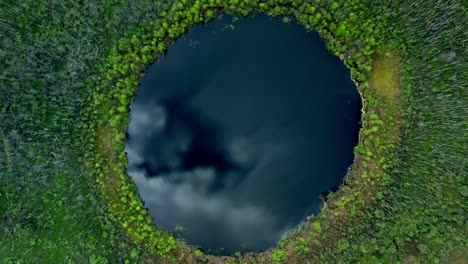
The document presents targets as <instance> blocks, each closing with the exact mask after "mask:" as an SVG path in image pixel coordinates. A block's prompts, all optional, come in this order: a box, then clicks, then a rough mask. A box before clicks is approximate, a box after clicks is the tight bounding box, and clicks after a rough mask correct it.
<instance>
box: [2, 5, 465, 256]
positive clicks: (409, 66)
mask: <svg viewBox="0 0 468 264" xmlns="http://www.w3.org/2000/svg"><path fill="white" fill-rule="evenodd" d="M172 2H173V1H160V0H158V1H156V0H155V1H152V0H135V1H125V0H107V1H96V0H90V1H84V2H83V1H61V2H56V1H37V0H23V1H17V0H5V1H2V2H1V3H0V69H2V70H1V72H0V183H1V184H0V263H125V262H127V263H138V262H140V263H154V262H155V261H156V260H157V261H158V263H159V262H163V263H164V262H167V263H197V262H204V261H209V262H210V263H223V262H230V263H240V262H242V263H257V262H263V263H271V262H272V261H275V262H283V263H439V262H440V263H467V262H468V256H467V253H466V252H468V250H467V242H468V241H467V232H468V228H467V224H466V223H467V221H466V220H467V219H466V215H467V214H466V205H467V204H468V201H467V196H468V187H467V185H466V176H467V175H468V166H467V164H466V161H465V156H466V153H468V149H467V148H468V144H467V143H468V139H467V137H466V134H467V125H468V124H467V118H466V105H467V103H468V95H467V89H466V81H467V78H468V77H467V75H466V74H465V73H466V71H467V66H466V65H467V64H466V58H467V56H466V48H465V44H466V40H465V31H466V28H465V27H464V24H465V23H464V21H465V20H466V12H465V7H464V3H463V2H462V1H461V0H445V1H427V0H416V1H403V0H397V1H391V2H388V1H382V2H379V1H370V0H369V1H367V0H359V1H358V0H356V1H348V0H337V1H336V2H331V1H325V0H323V1H320V0H317V1H314V4H315V5H316V6H317V10H315V7H314V8H312V7H309V8H308V10H306V11H307V12H310V13H314V14H316V15H314V16H311V18H310V23H312V24H314V23H316V21H315V20H317V21H318V20H320V17H322V18H324V17H325V18H326V19H330V18H329V17H332V16H331V15H330V12H336V13H337V15H336V17H342V16H341V14H346V17H347V18H350V20H349V21H355V22H353V23H367V22H365V19H364V18H365V17H372V18H375V21H376V22H375V23H377V24H378V23H383V22H382V21H386V22H385V23H388V24H387V28H386V30H385V32H381V33H382V34H384V33H385V34H387V33H388V34H389V37H386V41H387V42H386V43H384V44H385V45H383V47H381V50H380V52H378V53H374V54H373V55H372V58H373V64H372V70H371V71H370V73H369V75H368V76H366V78H365V79H364V78H362V77H361V76H359V75H358V74H359V73H358V74H356V73H355V76H359V79H361V80H358V82H361V83H360V87H362V89H360V92H361V94H362V95H363V98H364V100H365V101H366V102H365V106H364V109H363V111H364V112H363V121H364V122H365V124H364V128H363V130H362V131H361V134H360V147H358V148H356V153H357V154H358V155H357V158H356V161H355V164H354V165H353V167H352V168H351V170H350V173H349V175H348V176H347V177H346V180H345V182H346V184H345V185H344V186H343V187H342V188H341V190H340V191H339V192H338V193H333V194H331V195H329V197H327V203H326V209H325V210H324V212H323V214H321V215H319V216H318V217H317V219H311V220H310V221H309V222H306V223H304V224H303V225H301V226H300V227H299V228H298V229H297V230H296V231H295V232H293V233H292V234H290V235H289V237H288V238H287V239H285V240H283V241H281V242H280V243H279V245H278V247H276V248H274V249H271V250H268V251H266V252H264V253H262V254H246V255H243V256H240V255H236V256H233V257H231V258H218V257H213V256H204V255H203V253H202V252H201V251H199V250H196V249H194V248H192V247H189V246H187V245H185V244H184V243H183V242H181V241H179V240H177V241H173V240H172V238H171V236H170V235H169V234H166V233H165V232H163V231H161V230H159V229H157V232H160V233H158V235H156V238H158V239H159V240H158V241H156V242H155V243H156V244H151V243H150V245H155V248H153V249H148V248H147V247H146V246H147V245H148V244H147V243H146V242H145V241H147V239H148V238H146V237H144V236H142V237H140V236H141V233H138V232H135V233H133V235H132V233H131V232H133V230H134V228H136V227H133V226H132V224H133V223H134V222H133V221H131V222H129V223H119V222H118V221H116V220H118V219H119V218H115V217H111V216H112V214H111V213H110V212H111V211H112V210H113V209H112V203H109V200H108V198H109V197H112V196H111V194H112V193H114V192H113V191H114V190H115V189H120V188H122V187H123V188H130V189H131V188H132V187H131V186H130V187H129V186H127V185H122V184H121V183H120V182H115V185H111V184H108V183H109V182H108V181H106V182H105V183H106V184H103V183H102V181H101V184H100V185H99V184H96V181H100V179H101V176H100V175H96V171H100V172H101V173H102V172H105V173H106V175H103V177H104V176H105V177H107V176H108V175H114V174H113V173H114V172H115V177H110V176H109V178H108V179H116V180H119V179H120V178H121V176H122V175H121V174H119V173H117V172H116V171H117V169H123V168H120V167H119V166H121V165H120V164H119V163H115V164H114V163H109V164H114V165H112V166H110V167H111V168H112V171H101V170H99V168H98V167H99V166H101V165H102V163H104V161H103V160H97V161H96V156H95V155H94V153H96V150H97V152H98V153H100V155H101V157H102V158H105V159H108V158H110V159H111V161H112V159H114V158H115V161H117V160H118V159H122V157H121V156H120V155H117V156H112V155H114V154H113V153H115V151H116V148H117V151H119V149H121V146H115V145H113V144H112V142H114V141H115V138H116V137H117V138H118V139H119V140H123V138H121V135H120V134H115V133H114V131H111V130H107V128H106V127H105V126H101V127H99V126H98V127H97V128H96V130H93V129H94V127H92V126H93V124H91V123H90V120H89V118H90V115H91V116H93V114H95V116H94V118H96V116H100V115H101V114H102V113H100V112H96V113H94V112H91V113H90V112H89V111H88V109H90V106H91V105H93V104H94V102H91V101H90V100H89V98H92V96H93V92H94V91H95V88H96V87H97V84H98V83H99V81H100V80H99V78H100V77H101V76H102V73H101V72H99V71H98V67H97V66H96V65H102V64H103V63H104V62H103V60H104V59H103V58H107V57H108V56H109V52H110V50H111V47H115V46H118V45H120V44H122V43H121V42H119V40H120V39H121V38H122V37H124V36H125V35H126V34H127V33H128V32H130V33H132V32H138V30H141V29H142V28H147V27H148V24H149V23H148V21H154V20H155V19H156V18H157V17H158V15H157V14H161V13H162V11H164V10H169V13H170V12H171V11H170V10H171V9H174V10H176V9H177V7H174V6H172V5H171V3H172ZM192 2H194V1H192V0H187V1H185V0H181V1H179V3H192ZM209 2H210V1H207V3H209ZM211 2H213V3H214V4H216V3H218V2H223V3H224V2H226V3H228V2H229V3H228V4H227V5H228V6H230V7H233V6H237V5H239V6H245V5H246V4H245V3H247V2H250V3H252V2H257V1H256V0H252V1H238V0H230V1H219V0H215V1H211ZM266 2H267V3H268V4H269V5H271V6H275V5H279V6H281V3H283V2H288V1H280V0H269V1H266ZM299 2H300V1H299ZM299 2H297V3H299ZM166 3H170V4H166ZM288 3H289V2H288ZM268 4H266V5H265V3H263V4H260V3H258V4H256V5H258V6H259V8H260V10H262V11H265V12H273V11H271V10H272V9H269V8H270V7H269V6H268ZM297 5H298V6H299V4H297ZM358 5H360V6H364V7H365V9H362V8H361V7H359V8H361V10H365V11H362V13H358V14H353V12H350V11H349V10H351V9H352V8H354V6H358ZM283 6H287V5H286V4H284V3H283ZM338 7H341V8H338ZM202 8H204V7H202ZM295 8H300V7H295ZM356 8H358V7H356ZM214 10H215V11H216V10H217V9H214ZM266 10H270V11H266ZM321 10H324V11H321ZM326 10H334V11H330V12H326ZM210 12H213V11H210ZM210 12H204V13H203V14H201V15H202V16H203V17H207V16H210V15H211V14H209V13H210ZM275 12H276V11H275ZM278 12H279V13H281V11H278ZM320 12H321V13H320ZM166 13H167V12H166ZM317 13H318V14H317ZM333 14H334V13H333ZM296 15H297V14H296ZM333 17H334V16H333ZM382 17H386V18H388V21H387V20H385V19H381V18H382ZM298 18H299V20H301V19H303V18H302V17H298ZM307 19H308V18H307ZM320 21H321V20H320ZM327 21H328V20H327ZM314 25H316V24H314ZM320 25H323V24H320ZM365 25H368V24H365ZM343 26H348V27H349V26H352V23H351V24H349V25H339V27H338V26H336V25H335V24H333V25H329V24H327V25H324V27H325V28H335V29H334V30H335V31H333V33H336V32H340V33H339V34H343V35H344V36H346V34H347V33H346V27H344V28H343ZM356 27H358V28H366V27H360V24H359V25H358V26H356ZM367 28H369V27H367ZM312 29H314V27H312ZM379 30H380V29H379ZM171 34H172V33H171ZM337 34H338V33H337ZM321 35H322V36H323V37H324V38H330V37H329V36H330V35H333V34H332V33H330V32H329V31H322V33H321ZM126 38H131V36H126ZM369 42H373V40H372V39H370V40H369ZM329 44H330V47H329V48H331V49H332V50H337V49H339V48H340V47H341V46H339V45H338V44H337V43H335V42H330V43H329ZM364 52H365V53H367V52H370V51H368V50H364ZM337 55H338V54H337ZM356 63H357V62H356ZM348 66H349V65H348ZM366 80H367V82H366ZM366 83H367V84H366ZM366 85H367V86H366ZM122 98H123V97H120V98H119V99H117V101H119V100H120V101H122V100H124V101H126V98H123V99H122ZM112 100H114V99H112ZM98 101H99V100H98ZM126 103H128V102H126ZM105 107H106V105H104V106H103V108H105ZM93 109H94V110H96V108H93ZM96 111H97V110H96ZM120 124H121V125H120V126H121V129H125V122H123V123H120ZM90 128H92V129H90ZM89 131H93V132H89ZM95 139H97V140H98V141H95ZM119 140H117V141H119ZM106 153H107V154H109V155H106ZM386 154H389V155H390V154H391V157H386V156H385V155H386ZM375 155H378V158H379V159H376V156H375ZM382 158H383V160H382ZM386 158H388V160H386ZM106 161H107V160H106ZM96 162H97V163H96ZM96 164H97V165H96ZM387 164H390V165H388V167H387ZM114 168H117V169H116V170H114ZM364 172H365V173H364ZM99 186H101V187H102V186H104V187H105V188H107V190H108V191H107V194H104V195H103V189H102V188H100V187H99ZM356 186H365V188H362V189H359V188H357V187H356ZM103 196H104V198H103ZM117 198H118V199H119V201H120V199H121V197H118V196H116V199H117ZM135 199H136V200H130V202H131V203H132V202H134V201H139V199H137V198H135ZM124 200H125V199H124ZM132 206H133V207H132V208H138V211H141V210H142V209H141V208H139V204H138V203H137V202H135V204H134V205H133V204H132ZM116 208H118V207H116ZM142 212H144V210H143V211H142ZM127 214H128V215H125V216H124V217H128V218H132V217H134V218H137V217H138V216H137V215H131V213H127ZM142 214H143V213H142ZM145 217H146V216H145ZM144 219H145V221H146V219H149V218H144ZM128 224H130V226H129V227H128V226H126V225H128ZM122 225H124V228H122ZM142 228H143V229H144V230H147V231H148V230H153V228H154V227H152V225H151V227H150V223H147V224H145V225H143V226H142ZM158 230H159V231H158ZM151 232H153V231H151ZM135 241H137V242H135ZM141 241H143V242H141ZM160 245H164V247H163V248H160V247H159V246H160ZM166 251H168V252H166ZM162 252H165V253H162ZM166 253H167V256H166V258H164V259H163V258H162V257H161V256H163V255H164V256H165V254H166Z"/></svg>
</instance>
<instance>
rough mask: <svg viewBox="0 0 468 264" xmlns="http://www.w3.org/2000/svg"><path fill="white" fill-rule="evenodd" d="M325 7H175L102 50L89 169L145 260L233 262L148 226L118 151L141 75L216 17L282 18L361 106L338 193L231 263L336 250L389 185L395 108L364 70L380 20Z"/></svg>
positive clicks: (218, 0) (201, 1)
mask: <svg viewBox="0 0 468 264" xmlns="http://www.w3.org/2000/svg"><path fill="white" fill-rule="evenodd" d="M324 2H325V1H316V2H315V3H316V4H312V3H309V2H303V3H299V2H298V1H291V2H290V1H283V0H268V1H259V0H230V1H222V0H176V1H174V2H173V4H172V6H170V8H169V9H168V10H165V11H162V12H161V13H160V14H159V18H158V19H157V20H156V21H153V22H151V23H150V24H148V25H145V26H142V27H140V28H138V29H135V30H132V32H129V33H127V34H126V35H125V37H123V38H122V39H120V40H119V41H118V43H117V44H116V46H115V47H113V48H112V49H111V50H110V52H109V53H108V55H107V58H106V59H105V63H104V64H103V65H101V66H100V72H101V76H102V78H101V79H100V80H99V85H98V87H96V89H95V91H94V93H93V97H92V100H93V106H94V107H93V113H92V115H93V120H94V121H93V122H94V124H93V125H92V126H91V129H92V130H93V133H92V134H93V135H94V136H93V137H92V138H91V140H92V141H93V142H94V143H95V144H96V152H95V153H94V154H93V158H92V160H93V162H92V164H93V166H94V168H93V170H94V172H95V174H96V176H97V182H98V183H99V186H100V190H101V193H102V198H103V200H104V202H105V203H106V204H107V209H108V215H109V217H110V219H111V220H113V221H114V223H115V224H116V225H118V226H120V227H121V229H122V230H124V232H125V233H126V235H127V237H128V238H129V239H130V241H132V243H133V244H134V245H135V248H136V249H137V250H139V251H141V252H143V255H144V256H147V258H150V259H165V260H167V261H169V262H170V261H171V260H172V261H176V262H177V260H178V262H180V261H181V260H183V261H186V262H196V260H197V259H198V260H204V261H206V260H215V259H217V260H222V261H224V262H230V261H234V257H214V256H204V255H203V253H202V252H201V251H200V250H197V249H195V248H193V247H190V246H188V245H186V244H185V243H184V242H183V241H180V240H177V239H175V238H174V237H173V236H172V235H171V234H170V233H169V232H167V231H165V230H163V229H162V228H160V227H158V226H156V225H154V224H153V218H152V216H151V215H150V214H149V213H148V211H147V209H146V208H144V206H143V203H142V200H141V198H140V196H139V194H138V192H137V190H136V186H135V184H134V183H133V180H132V178H131V177H129V176H128V175H127V173H126V166H127V158H126V155H125V153H124V145H125V140H126V138H125V131H126V129H127V126H128V123H129V121H130V117H129V106H130V104H131V102H132V100H133V97H134V95H135V91H136V89H137V87H138V85H139V82H140V78H141V75H142V73H143V71H144V70H145V68H147V67H148V66H149V65H150V63H152V62H154V61H155V60H156V59H157V56H158V54H160V53H162V52H164V51H165V50H166V48H168V47H169V46H170V45H171V44H172V43H173V42H174V41H175V40H176V39H177V38H178V37H180V36H181V35H182V34H184V33H185V32H186V31H187V30H188V29H190V28H191V27H192V26H193V25H195V24H196V23H206V22H207V21H209V20H210V19H212V18H214V16H215V14H216V13H218V12H219V11H225V12H227V13H229V14H232V15H236V16H247V15H249V14H252V13H258V12H261V13H265V14H267V15H269V16H273V17H276V16H291V17H294V18H295V19H296V20H297V21H298V22H299V23H300V24H302V25H304V26H305V28H306V29H308V30H315V31H317V32H318V33H319V34H320V36H321V37H322V38H323V39H325V41H326V45H327V48H328V49H329V50H330V52H332V53H333V54H334V55H336V56H339V57H340V58H341V59H343V60H344V63H345V64H346V66H347V67H348V68H349V69H350V71H351V76H352V79H353V80H354V81H355V83H356V85H357V87H358V90H359V92H360V94H361V97H362V99H363V109H362V129H361V131H360V134H359V143H358V146H357V147H356V148H355V161H354V164H353V165H352V167H351V168H350V170H349V172H348V175H347V176H346V177H345V180H344V184H343V185H342V187H341V188H340V190H339V191H338V192H337V193H333V194H330V195H329V196H328V197H327V201H326V203H325V207H324V209H323V211H322V212H321V214H320V215H319V216H318V217H317V218H315V219H312V218H310V219H309V220H308V221H307V222H306V223H305V224H303V225H301V226H300V227H299V228H297V229H296V230H295V231H294V232H293V233H292V234H291V235H290V236H289V237H288V238H286V239H284V240H283V241H281V242H280V243H279V245H278V246H277V247H276V248H274V249H272V250H268V251H266V252H262V253H260V254H253V253H252V254H246V255H244V256H237V258H243V259H251V260H253V259H255V260H257V261H259V262H267V263H269V262H284V261H286V260H288V259H289V260H293V259H294V260H295V261H299V260H301V259H308V260H310V259H313V258H315V257H317V256H318V255H319V249H320V248H321V247H323V246H325V245H327V246H328V247H333V248H336V250H337V251H338V252H340V250H345V249H346V248H347V247H349V243H348V242H347V240H346V239H345V238H343V237H342V236H341V233H343V232H342V231H343V230H345V229H348V228H350V226H351V225H350V219H352V218H356V217H359V215H361V214H362V213H364V212H365V209H366V208H368V206H369V205H370V204H371V203H372V202H375V201H376V200H377V199H379V197H380V196H381V195H382V194H381V192H380V188H381V187H382V186H383V185H386V184H388V182H389V174H388V171H389V169H391V167H392V165H393V163H394V158H393V156H394V150H395V145H396V143H397V140H398V127H399V124H398V122H397V120H398V117H399V113H398V111H397V110H396V109H397V104H398V103H397V101H396V99H395V98H394V97H389V96H386V94H388V93H386V92H382V91H383V90H382V88H379V87H380V84H379V80H380V78H381V77H379V76H377V75H375V76H374V75H373V72H372V64H373V63H372V62H373V60H372V59H373V55H374V54H380V53H381V51H382V50H383V49H384V48H385V49H386V48H389V47H388V46H387V47H383V44H382V43H383V42H384V39H385V34H384V33H385V31H384V29H385V28H386V27H385V18H379V20H378V21H375V20H374V19H373V18H372V17H371V14H369V13H367V12H366V7H364V6H363V4H362V3H358V1H356V2H353V1H346V3H344V5H342V6H340V5H339V4H338V3H336V2H331V1H326V3H324ZM348 2H349V3H348ZM368 80H369V82H368ZM388 89H396V88H395V87H390V88H388ZM385 91H387V90H385ZM391 94H395V93H391ZM156 217H157V216H156ZM299 262H300V261H299Z"/></svg>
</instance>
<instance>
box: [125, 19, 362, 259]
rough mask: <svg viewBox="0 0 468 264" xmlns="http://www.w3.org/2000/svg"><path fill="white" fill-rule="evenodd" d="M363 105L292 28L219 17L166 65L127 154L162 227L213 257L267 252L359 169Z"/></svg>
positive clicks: (139, 104)
mask: <svg viewBox="0 0 468 264" xmlns="http://www.w3.org/2000/svg"><path fill="white" fill-rule="evenodd" d="M360 107H361V102H360V97H359V94H358V92H357V91H356V88H355V86H354V85H353V83H352V81H351V79H350V74H349V72H348V71H347V69H346V68H345V66H344V65H343V63H342V62H341V61H340V60H339V59H338V58H337V57H335V56H333V55H331V54H330V53H329V52H328V51H327V50H326V49H325V47H324V44H323V42H322V40H320V38H319V37H318V36H317V34H315V33H311V32H306V31H305V29H304V28H303V27H301V26H300V25H297V24H295V23H283V22H282V21H281V20H280V19H273V18H269V17H266V16H255V17H249V18H244V19H240V20H238V21H236V22H233V18H232V17H230V16H223V17H222V18H219V19H216V20H215V21H213V22H210V23H208V24H207V25H206V26H204V25H198V26H196V27H195V28H194V29H192V30H191V31H190V32H188V33H187V34H186V35H185V36H184V37H182V38H180V39H179V40H178V41H177V42H176V43H175V44H174V45H173V46H172V47H170V48H169V50H168V53H167V54H166V55H165V56H164V55H161V56H160V61H159V62H157V63H154V64H153V65H152V66H151V67H150V68H149V69H148V70H147V72H146V74H145V76H144V77H143V79H142V84H141V87H140V88H139V90H138V93H137V96H136V100H135V102H134V104H133V105H132V111H131V122H130V126H129V129H128V135H129V139H128V142H127V146H126V152H127V154H128V158H129V169H128V171H129V173H130V175H131V176H132V177H133V178H134V179H135V182H136V184H137V186H138V190H139V192H140V194H141V196H142V198H143V200H144V201H145V205H146V207H148V208H149V210H150V212H151V213H152V214H153V216H154V217H155V222H156V223H157V224H159V225H162V226H163V227H164V228H166V229H169V230H172V231H174V232H176V233H177V234H178V235H180V236H181V237H182V238H184V239H186V240H187V241H188V243H189V244H192V245H199V246H201V247H202V248H203V249H204V250H205V251H207V252H210V253H215V254H231V253H233V252H235V251H241V252H246V251H260V250H265V249H267V248H269V247H271V246H273V245H275V244H276V243H277V242H278V241H279V239H280V238H281V237H282V236H283V235H284V234H285V233H286V232H288V231H291V230H292V229H293V228H294V227H295V226H296V225H298V224H299V223H300V222H301V221H303V220H304V219H305V217H306V216H308V215H311V214H317V213H319V211H320V209H321V207H322V204H323V203H322V201H321V200H320V198H319V195H320V194H321V193H324V192H327V191H329V190H330V189H332V188H335V187H336V186H337V185H338V184H339V183H340V181H341V180H342V178H343V177H344V176H345V174H346V171H347V168H348V167H349V166H350V165H351V163H352V160H353V146H354V145H355V144H356V143H357V133H358V129H359V120H360Z"/></svg>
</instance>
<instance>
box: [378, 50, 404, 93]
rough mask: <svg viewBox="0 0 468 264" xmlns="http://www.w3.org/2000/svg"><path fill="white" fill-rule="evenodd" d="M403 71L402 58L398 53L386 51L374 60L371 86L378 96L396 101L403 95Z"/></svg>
mask: <svg viewBox="0 0 468 264" xmlns="http://www.w3.org/2000/svg"><path fill="white" fill-rule="evenodd" d="M403 71H404V69H403V63H402V61H401V56H400V55H399V54H398V53H397V52H396V51H384V52H383V53H382V54H381V55H379V56H377V58H376V59H375V60H374V63H373V66H372V74H371V75H370V78H369V84H370V86H371V87H374V89H375V91H376V92H377V94H378V95H380V96H382V97H384V98H387V99H388V100H390V101H394V100H396V99H397V98H398V97H399V96H400V94H401V77H402V76H401V75H402V73H403Z"/></svg>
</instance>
